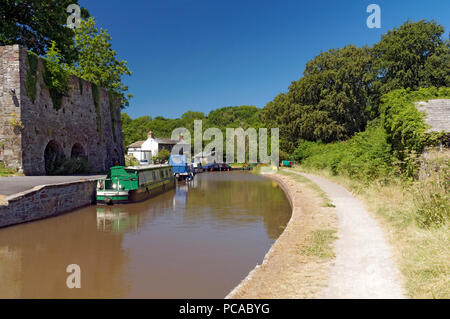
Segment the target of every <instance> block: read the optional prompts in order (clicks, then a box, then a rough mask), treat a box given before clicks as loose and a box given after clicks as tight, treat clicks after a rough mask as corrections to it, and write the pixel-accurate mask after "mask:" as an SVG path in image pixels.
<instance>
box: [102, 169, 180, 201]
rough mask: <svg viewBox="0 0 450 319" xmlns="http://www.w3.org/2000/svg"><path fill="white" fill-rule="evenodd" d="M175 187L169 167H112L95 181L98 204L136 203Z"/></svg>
mask: <svg viewBox="0 0 450 319" xmlns="http://www.w3.org/2000/svg"><path fill="white" fill-rule="evenodd" d="M173 187H175V179H174V176H173V173H172V167H171V166H169V165H146V166H131V167H124V166H113V167H111V168H110V169H109V172H108V175H107V176H106V178H104V179H99V180H98V181H97V194H96V197H97V203H98V204H108V205H112V204H122V203H132V202H138V201H142V200H145V199H148V198H150V197H153V196H155V195H157V194H160V193H162V192H164V191H165V190H168V189H171V188H173Z"/></svg>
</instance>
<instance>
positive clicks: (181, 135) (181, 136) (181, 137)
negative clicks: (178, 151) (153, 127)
mask: <svg viewBox="0 0 450 319" xmlns="http://www.w3.org/2000/svg"><path fill="white" fill-rule="evenodd" d="M183 138H184V136H183V134H180V140H179V142H181V141H182V140H183Z"/></svg>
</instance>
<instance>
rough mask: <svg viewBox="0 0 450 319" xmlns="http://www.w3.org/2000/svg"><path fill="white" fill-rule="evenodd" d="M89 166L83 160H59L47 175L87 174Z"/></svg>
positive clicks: (89, 170)
mask: <svg viewBox="0 0 450 319" xmlns="http://www.w3.org/2000/svg"><path fill="white" fill-rule="evenodd" d="M90 172H91V166H90V164H89V162H88V161H87V160H86V159H84V158H79V157H77V158H69V159H62V160H60V161H59V162H58V163H57V164H56V165H54V167H53V168H52V169H50V170H48V171H47V175H72V174H89V173H90Z"/></svg>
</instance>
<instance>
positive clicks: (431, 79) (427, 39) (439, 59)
mask: <svg viewBox="0 0 450 319" xmlns="http://www.w3.org/2000/svg"><path fill="white" fill-rule="evenodd" d="M443 34H444V27H443V26H442V25H439V24H437V23H436V22H435V21H425V20H421V21H418V22H410V21H407V22H406V23H404V24H403V25H402V26H400V27H399V28H394V29H393V30H390V31H388V32H387V33H386V34H385V35H383V36H382V39H381V41H380V42H379V43H377V44H375V45H374V47H373V51H372V52H373V55H374V57H375V65H374V69H375V71H376V73H377V74H378V77H379V83H377V87H378V89H379V92H380V94H385V93H387V92H389V91H391V90H395V89H402V88H405V89H406V88H410V89H414V90H417V89H418V88H419V87H430V86H436V87H441V86H450V47H449V42H448V37H447V40H444V39H442V36H443Z"/></svg>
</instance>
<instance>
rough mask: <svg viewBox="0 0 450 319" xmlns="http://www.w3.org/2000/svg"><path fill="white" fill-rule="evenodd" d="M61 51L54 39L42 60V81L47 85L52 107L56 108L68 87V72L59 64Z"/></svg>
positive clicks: (59, 105)
mask: <svg viewBox="0 0 450 319" xmlns="http://www.w3.org/2000/svg"><path fill="white" fill-rule="evenodd" d="M60 61H61V52H60V51H59V50H58V49H57V48H56V44H55V42H54V41H51V46H50V48H49V49H48V51H47V54H46V56H45V59H44V60H43V62H44V73H43V78H44V82H45V84H46V85H47V87H48V90H49V93H50V97H51V99H52V102H53V107H54V108H55V109H56V110H59V109H60V108H61V103H62V98H63V96H66V95H67V92H68V91H69V89H70V86H69V81H70V73H69V72H68V71H67V70H66V69H65V66H64V65H62V64H61V62H60Z"/></svg>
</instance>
